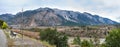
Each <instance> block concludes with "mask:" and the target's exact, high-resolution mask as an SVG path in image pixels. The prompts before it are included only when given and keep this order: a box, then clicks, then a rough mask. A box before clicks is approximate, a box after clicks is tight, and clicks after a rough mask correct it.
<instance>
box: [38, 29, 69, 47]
mask: <svg viewBox="0 0 120 47" xmlns="http://www.w3.org/2000/svg"><path fill="white" fill-rule="evenodd" d="M40 39H41V40H43V41H47V42H49V43H50V44H52V45H56V47H68V44H67V40H68V37H67V36H66V35H64V34H62V33H59V32H57V30H56V29H55V30H52V29H50V28H48V29H45V30H43V31H40Z"/></svg>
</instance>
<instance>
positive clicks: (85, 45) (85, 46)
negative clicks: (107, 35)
mask: <svg viewBox="0 0 120 47" xmlns="http://www.w3.org/2000/svg"><path fill="white" fill-rule="evenodd" d="M81 47H94V46H93V43H92V42H91V41H87V40H83V41H82V43H81Z"/></svg>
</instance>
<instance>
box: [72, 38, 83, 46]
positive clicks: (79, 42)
mask: <svg viewBox="0 0 120 47" xmlns="http://www.w3.org/2000/svg"><path fill="white" fill-rule="evenodd" d="M73 43H74V44H77V45H81V40H80V37H79V36H77V37H76V38H74V40H73Z"/></svg>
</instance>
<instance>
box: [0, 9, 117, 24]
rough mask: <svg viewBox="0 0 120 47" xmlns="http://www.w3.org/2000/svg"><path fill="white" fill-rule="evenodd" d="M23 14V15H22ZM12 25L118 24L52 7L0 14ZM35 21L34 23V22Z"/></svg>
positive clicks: (95, 16) (97, 16) (0, 17)
mask: <svg viewBox="0 0 120 47" xmlns="http://www.w3.org/2000/svg"><path fill="white" fill-rule="evenodd" d="M22 14H23V16H21V15H22ZM4 17H6V19H5V18H4ZM0 19H2V20H5V21H6V22H7V23H8V24H10V25H12V24H13V25H19V24H21V23H22V24H24V25H26V26H55V25H58V26H59V25H65V26H66V25H68V26H69V25H109V24H118V22H115V21H113V20H111V19H108V18H103V17H100V16H99V15H92V14H90V13H87V12H84V13H80V12H75V11H67V10H60V9H51V8H38V9H35V10H27V11H24V12H19V13H17V14H16V15H12V14H8V15H6V16H5V14H4V15H0ZM32 23H33V24H32Z"/></svg>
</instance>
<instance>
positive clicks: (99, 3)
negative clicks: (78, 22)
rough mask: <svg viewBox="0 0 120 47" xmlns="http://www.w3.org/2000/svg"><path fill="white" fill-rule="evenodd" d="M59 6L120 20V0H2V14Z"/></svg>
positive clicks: (0, 9) (0, 2)
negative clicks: (22, 9)
mask: <svg viewBox="0 0 120 47" xmlns="http://www.w3.org/2000/svg"><path fill="white" fill-rule="evenodd" d="M40 7H42V8H44V7H50V8H58V9H62V10H72V11H79V12H88V13H91V14H93V15H94V14H97V15H100V16H101V17H106V18H110V19H112V20H114V21H118V22H120V0H0V14H5V13H12V14H16V13H17V12H20V11H21V8H24V11H25V10H34V9H37V8H40Z"/></svg>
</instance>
